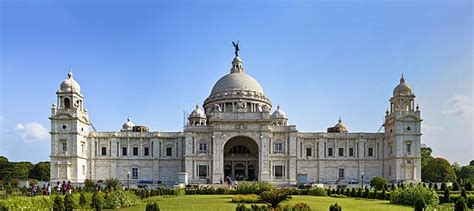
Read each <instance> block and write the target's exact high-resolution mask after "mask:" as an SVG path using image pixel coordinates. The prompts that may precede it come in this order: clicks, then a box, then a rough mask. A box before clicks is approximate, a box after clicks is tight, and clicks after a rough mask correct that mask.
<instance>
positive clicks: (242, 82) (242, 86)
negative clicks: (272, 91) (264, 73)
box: [211, 56, 263, 96]
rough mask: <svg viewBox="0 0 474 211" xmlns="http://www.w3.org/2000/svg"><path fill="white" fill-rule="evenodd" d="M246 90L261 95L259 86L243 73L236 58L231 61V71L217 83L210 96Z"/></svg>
mask: <svg viewBox="0 0 474 211" xmlns="http://www.w3.org/2000/svg"><path fill="white" fill-rule="evenodd" d="M235 90H246V91H253V92H258V93H260V94H263V89H262V87H261V86H260V84H259V83H258V82H257V80H255V79H254V78H252V77H251V76H249V75H247V74H246V73H245V72H244V68H243V66H242V59H240V57H238V56H236V57H235V58H234V60H232V69H231V71H230V73H229V74H227V75H225V76H224V77H222V78H221V79H219V80H218V81H217V83H216V84H215V85H214V87H213V88H212V91H211V96H212V95H214V94H217V93H221V92H225V91H235Z"/></svg>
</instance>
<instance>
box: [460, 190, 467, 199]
mask: <svg viewBox="0 0 474 211" xmlns="http://www.w3.org/2000/svg"><path fill="white" fill-rule="evenodd" d="M461 197H464V198H465V199H467V194H466V190H464V189H463V190H462V191H461Z"/></svg>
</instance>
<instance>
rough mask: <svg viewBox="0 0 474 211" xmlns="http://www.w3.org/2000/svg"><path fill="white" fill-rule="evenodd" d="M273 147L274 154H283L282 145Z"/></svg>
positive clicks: (277, 144)
mask: <svg viewBox="0 0 474 211" xmlns="http://www.w3.org/2000/svg"><path fill="white" fill-rule="evenodd" d="M273 146H274V147H273V151H274V152H275V153H283V144H282V143H275V144H274V145H273Z"/></svg>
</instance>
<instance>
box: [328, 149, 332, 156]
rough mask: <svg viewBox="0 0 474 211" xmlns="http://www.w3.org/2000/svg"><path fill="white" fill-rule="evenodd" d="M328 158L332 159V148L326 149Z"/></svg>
mask: <svg viewBox="0 0 474 211" xmlns="http://www.w3.org/2000/svg"><path fill="white" fill-rule="evenodd" d="M328 157H332V148H328Z"/></svg>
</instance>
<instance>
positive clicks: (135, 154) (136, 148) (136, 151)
mask: <svg viewBox="0 0 474 211" xmlns="http://www.w3.org/2000/svg"><path fill="white" fill-rule="evenodd" d="M133 156H138V147H133Z"/></svg>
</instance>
